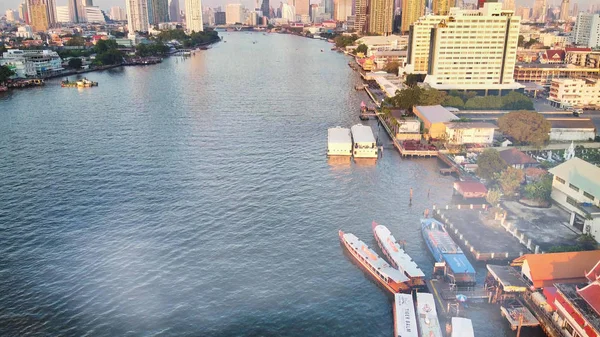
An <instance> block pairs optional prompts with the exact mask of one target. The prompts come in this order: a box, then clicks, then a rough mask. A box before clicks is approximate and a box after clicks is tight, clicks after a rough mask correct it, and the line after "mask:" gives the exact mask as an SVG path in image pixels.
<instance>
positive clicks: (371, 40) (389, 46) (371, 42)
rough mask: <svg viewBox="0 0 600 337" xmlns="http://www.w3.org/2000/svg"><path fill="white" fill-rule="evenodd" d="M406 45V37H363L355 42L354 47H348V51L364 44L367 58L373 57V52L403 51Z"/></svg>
mask: <svg viewBox="0 0 600 337" xmlns="http://www.w3.org/2000/svg"><path fill="white" fill-rule="evenodd" d="M407 43H408V37H407V36H406V35H404V36H402V35H388V36H363V37H361V38H360V39H358V40H356V42H355V46H349V47H348V49H355V48H356V46H358V45H361V44H364V45H365V46H367V54H366V56H367V57H370V56H372V55H373V53H374V52H377V51H379V52H382V51H390V50H402V49H405V47H406V45H407Z"/></svg>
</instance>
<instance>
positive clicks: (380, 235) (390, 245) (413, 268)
mask: <svg viewBox="0 0 600 337" xmlns="http://www.w3.org/2000/svg"><path fill="white" fill-rule="evenodd" d="M372 227H373V236H375V240H376V241H377V245H378V246H379V248H381V251H382V252H383V255H385V257H386V258H387V260H388V261H389V262H390V264H391V265H392V266H393V267H394V268H397V269H398V270H399V271H401V272H402V273H404V275H405V276H406V277H408V278H409V280H410V281H409V285H410V286H411V287H412V288H425V286H426V284H425V274H424V273H423V271H422V270H421V268H419V266H418V265H417V263H416V262H415V261H413V259H412V258H411V257H410V256H409V255H408V254H406V252H405V251H404V249H402V247H400V245H399V244H398V242H396V238H394V236H393V235H392V232H390V230H389V229H388V228H387V227H385V226H384V225H380V224H378V223H376V222H375V221H373V224H372Z"/></svg>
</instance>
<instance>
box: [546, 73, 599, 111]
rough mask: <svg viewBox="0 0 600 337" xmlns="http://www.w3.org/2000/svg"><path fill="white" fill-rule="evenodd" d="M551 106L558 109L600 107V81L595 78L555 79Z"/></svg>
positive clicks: (551, 93)
mask: <svg viewBox="0 0 600 337" xmlns="http://www.w3.org/2000/svg"><path fill="white" fill-rule="evenodd" d="M548 100H549V101H550V104H552V105H554V106H557V107H561V108H564V107H575V108H598V107H600V80H599V79H595V78H555V79H553V80H552V83H551V84H550V95H549V96H548Z"/></svg>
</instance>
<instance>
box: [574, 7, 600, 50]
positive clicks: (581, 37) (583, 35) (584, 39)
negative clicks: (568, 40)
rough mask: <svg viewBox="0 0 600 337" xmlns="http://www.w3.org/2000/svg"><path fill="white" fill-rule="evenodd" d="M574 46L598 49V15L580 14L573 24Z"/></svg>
mask: <svg viewBox="0 0 600 337" xmlns="http://www.w3.org/2000/svg"><path fill="white" fill-rule="evenodd" d="M575 44H576V45H580V46H586V47H590V48H595V47H600V14H597V13H596V14H590V13H584V12H580V13H579V14H578V15H577V21H576V23H575Z"/></svg>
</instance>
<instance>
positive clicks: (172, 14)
mask: <svg viewBox="0 0 600 337" xmlns="http://www.w3.org/2000/svg"><path fill="white" fill-rule="evenodd" d="M169 21H171V22H181V15H179V0H169Z"/></svg>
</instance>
